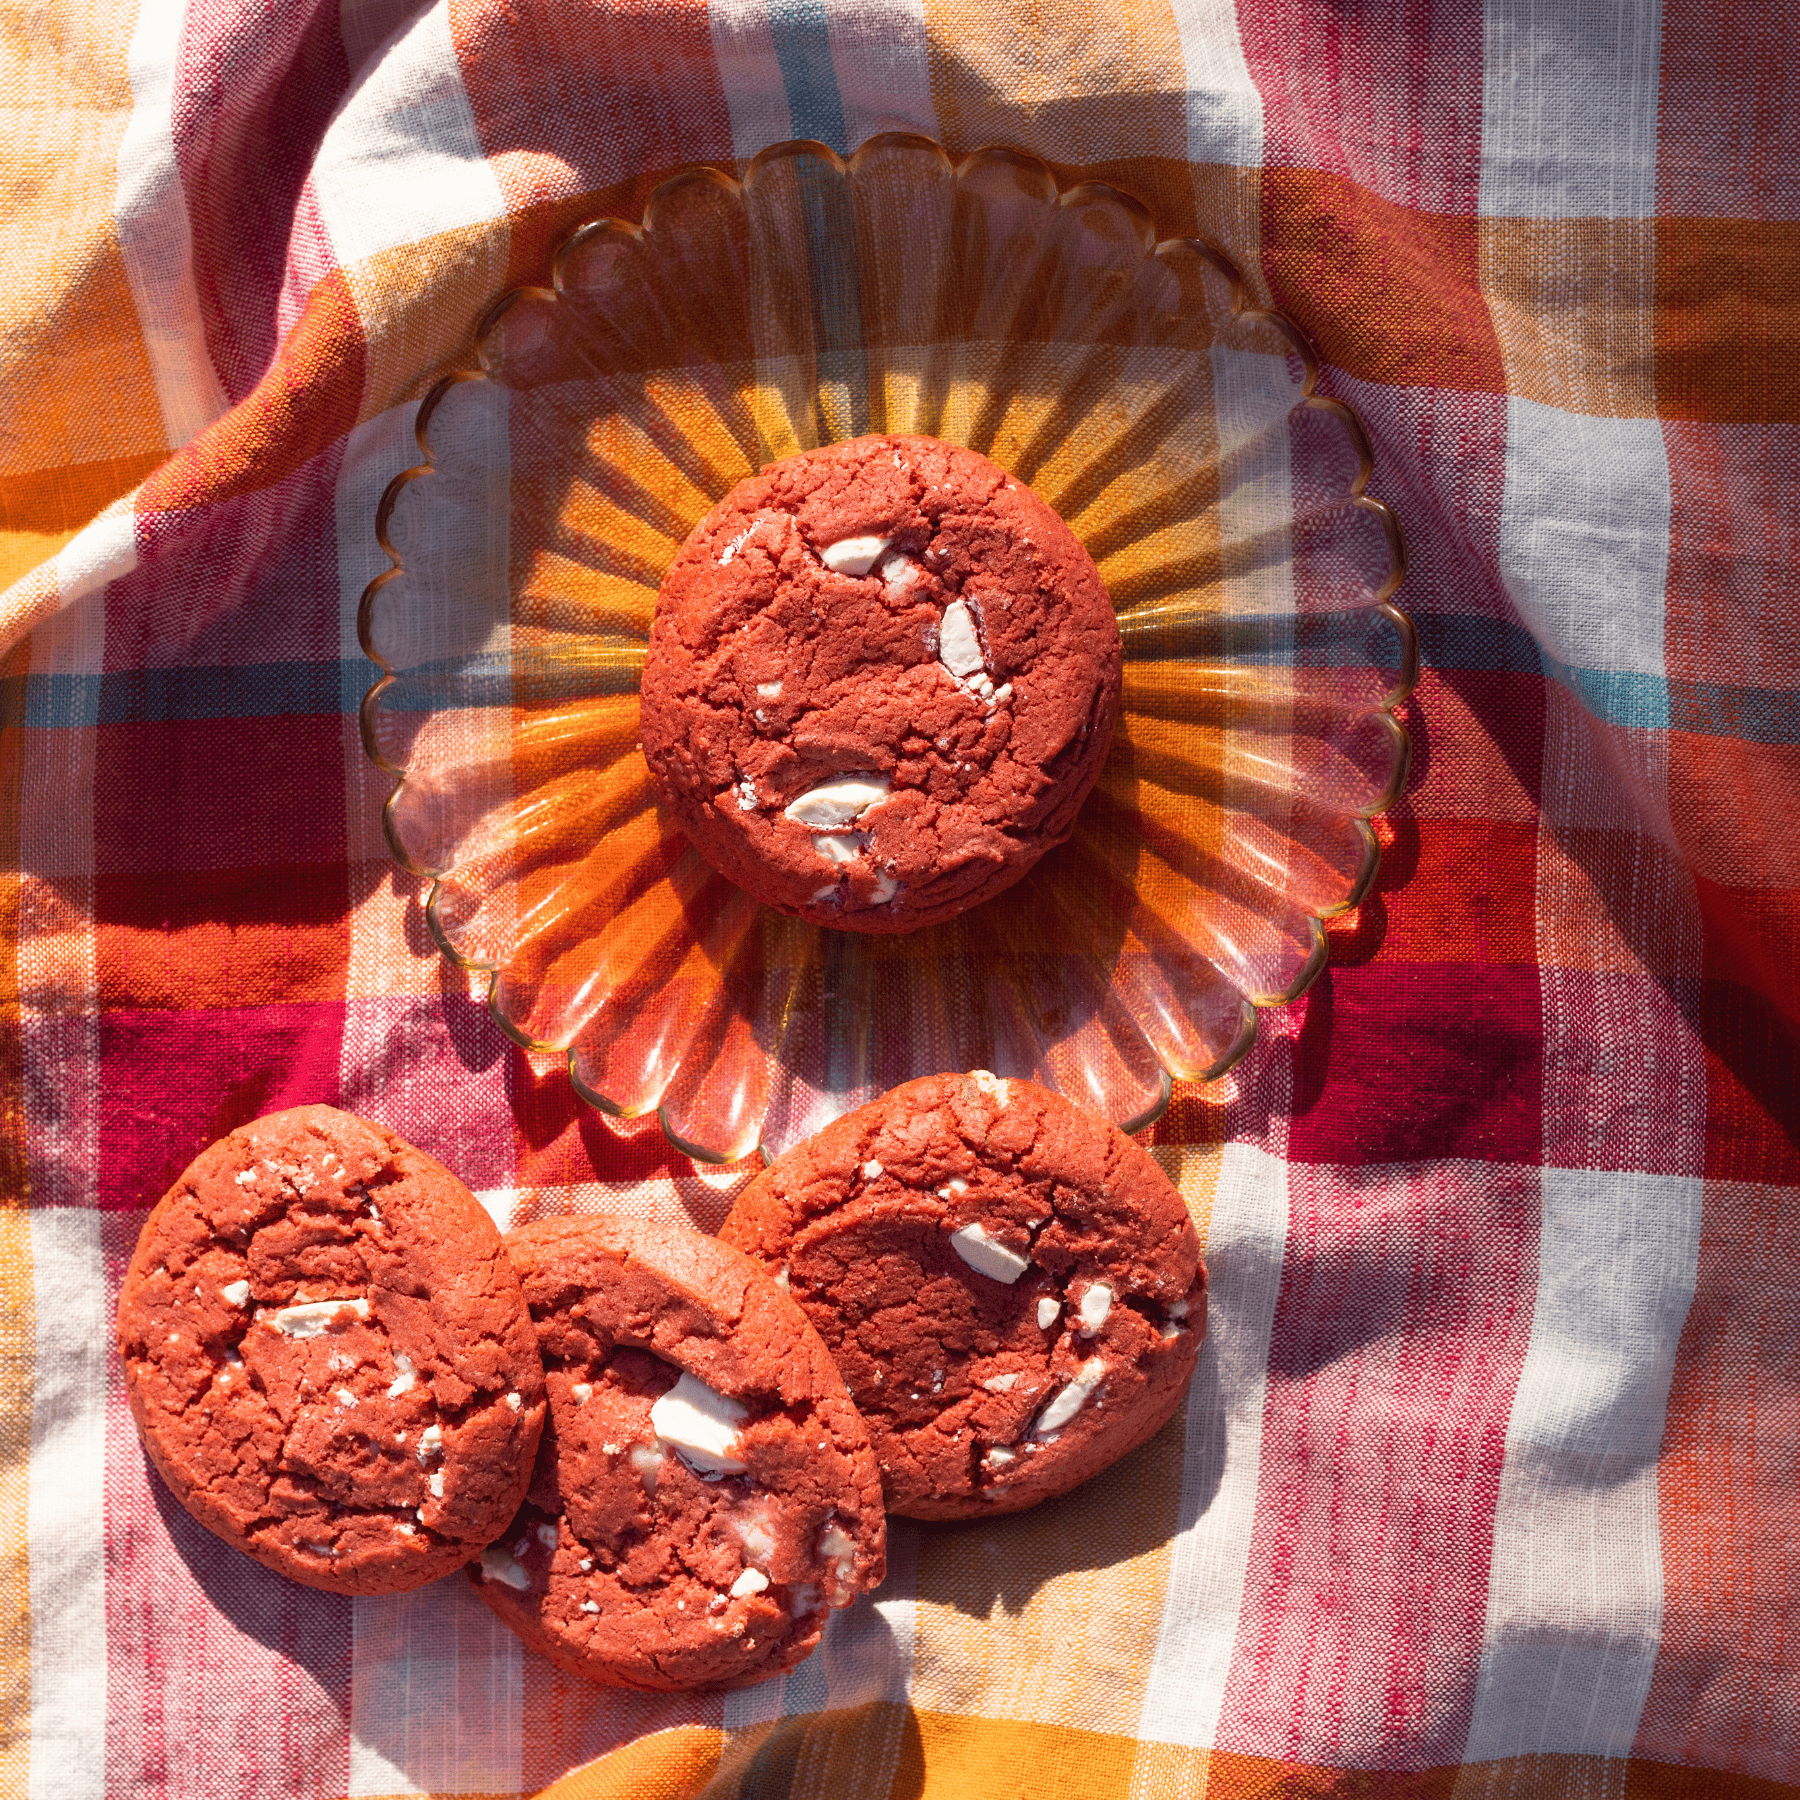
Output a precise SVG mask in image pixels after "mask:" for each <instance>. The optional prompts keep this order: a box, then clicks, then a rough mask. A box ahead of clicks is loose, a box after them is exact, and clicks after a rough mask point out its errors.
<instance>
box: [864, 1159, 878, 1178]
mask: <svg viewBox="0 0 1800 1800" xmlns="http://www.w3.org/2000/svg"><path fill="white" fill-rule="evenodd" d="M880 1173H881V1164H880V1163H878V1162H877V1161H876V1160H875V1159H874V1157H872V1156H871V1157H870V1158H869V1160H868V1161H867V1162H866V1163H864V1164H863V1180H864V1181H873V1180H875V1179H876V1177H877V1176H879V1175H880Z"/></svg>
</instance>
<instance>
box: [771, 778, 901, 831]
mask: <svg viewBox="0 0 1800 1800" xmlns="http://www.w3.org/2000/svg"><path fill="white" fill-rule="evenodd" d="M893 786H894V784H893V783H892V782H891V781H889V780H888V778H887V777H886V776H885V775H876V774H862V775H839V776H837V777H836V778H835V779H834V780H831V781H821V782H820V783H819V785H818V786H817V787H810V788H808V789H807V790H806V792H805V793H804V794H801V795H800V796H799V797H798V798H797V799H794V800H790V801H789V802H788V803H787V805H786V807H785V808H783V810H782V817H783V818H786V819H792V820H793V821H794V823H795V824H796V825H805V826H807V827H809V828H810V829H811V830H813V831H835V830H837V828H838V827H839V826H841V825H849V824H851V823H852V822H853V821H855V820H857V819H860V818H861V817H862V815H863V814H864V813H866V812H867V811H868V810H869V808H870V807H871V806H879V805H880V804H881V802H882V801H883V800H885V799H886V798H887V797H888V795H889V794H890V793H892V792H893Z"/></svg>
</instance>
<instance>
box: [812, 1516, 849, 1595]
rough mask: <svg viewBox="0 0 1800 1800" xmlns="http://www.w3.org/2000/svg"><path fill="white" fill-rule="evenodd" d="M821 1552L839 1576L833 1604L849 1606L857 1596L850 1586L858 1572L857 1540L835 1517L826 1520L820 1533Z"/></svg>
mask: <svg viewBox="0 0 1800 1800" xmlns="http://www.w3.org/2000/svg"><path fill="white" fill-rule="evenodd" d="M819 1554H820V1556H822V1557H824V1558H825V1559H826V1560H827V1561H829V1562H830V1563H831V1564H832V1571H831V1572H832V1574H833V1575H835V1576H836V1577H837V1592H836V1593H835V1594H833V1595H832V1597H831V1604H832V1605H833V1606H848V1605H849V1604H850V1602H851V1601H852V1600H854V1599H855V1598H856V1594H855V1592H854V1590H853V1589H852V1588H851V1586H850V1581H851V1577H852V1576H854V1575H855V1573H856V1540H855V1539H854V1538H853V1537H851V1535H850V1534H849V1532H847V1531H846V1530H845V1529H844V1528H843V1526H841V1525H840V1524H839V1523H838V1522H837V1520H836V1518H835V1517H834V1518H831V1519H828V1520H826V1522H825V1529H824V1531H822V1532H821V1533H820V1534H819Z"/></svg>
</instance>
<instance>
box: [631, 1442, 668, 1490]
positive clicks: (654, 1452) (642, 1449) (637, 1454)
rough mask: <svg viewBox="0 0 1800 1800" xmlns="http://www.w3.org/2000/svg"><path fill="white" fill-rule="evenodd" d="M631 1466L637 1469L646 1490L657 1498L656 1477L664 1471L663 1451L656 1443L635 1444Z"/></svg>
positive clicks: (632, 1450)
mask: <svg viewBox="0 0 1800 1800" xmlns="http://www.w3.org/2000/svg"><path fill="white" fill-rule="evenodd" d="M631 1466H632V1467H633V1468H634V1469H636V1470H637V1472H638V1479H639V1480H640V1481H642V1482H643V1484H644V1492H645V1493H646V1494H648V1495H649V1496H650V1497H651V1499H653V1500H654V1499H655V1498H656V1478H657V1476H658V1475H659V1474H660V1473H661V1472H662V1452H661V1451H660V1450H659V1449H657V1447H656V1446H655V1445H654V1444H633V1445H632V1446H631Z"/></svg>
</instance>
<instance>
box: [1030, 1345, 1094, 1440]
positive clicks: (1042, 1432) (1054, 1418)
mask: <svg viewBox="0 0 1800 1800" xmlns="http://www.w3.org/2000/svg"><path fill="white" fill-rule="evenodd" d="M1105 1379H1106V1364H1105V1362H1103V1361H1102V1360H1101V1358H1099V1357H1098V1356H1094V1357H1090V1358H1089V1359H1088V1360H1087V1361H1086V1362H1084V1363H1083V1364H1082V1365H1081V1367H1080V1368H1079V1369H1078V1370H1077V1371H1076V1372H1075V1379H1074V1380H1073V1381H1071V1382H1070V1383H1069V1385H1068V1386H1067V1387H1065V1388H1064V1389H1063V1390H1062V1392H1061V1393H1060V1394H1058V1395H1057V1396H1056V1398H1055V1399H1054V1400H1052V1401H1051V1402H1050V1404H1049V1405H1048V1406H1046V1407H1045V1408H1044V1410H1043V1411H1042V1412H1041V1413H1039V1414H1038V1417H1037V1423H1036V1424H1035V1425H1033V1426H1032V1428H1031V1432H1032V1436H1033V1437H1039V1438H1048V1437H1050V1436H1051V1435H1052V1434H1054V1433H1055V1432H1058V1431H1061V1430H1062V1428H1063V1427H1064V1426H1065V1425H1066V1424H1068V1422H1069V1421H1070V1420H1071V1419H1072V1418H1074V1416H1075V1415H1076V1414H1077V1413H1078V1412H1080V1411H1081V1409H1082V1408H1083V1407H1084V1406H1086V1405H1087V1403H1088V1399H1089V1397H1090V1396H1091V1395H1092V1393H1093V1391H1094V1389H1095V1388H1097V1387H1098V1386H1099V1385H1100V1383H1101V1382H1102V1381H1104V1380H1105Z"/></svg>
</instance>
